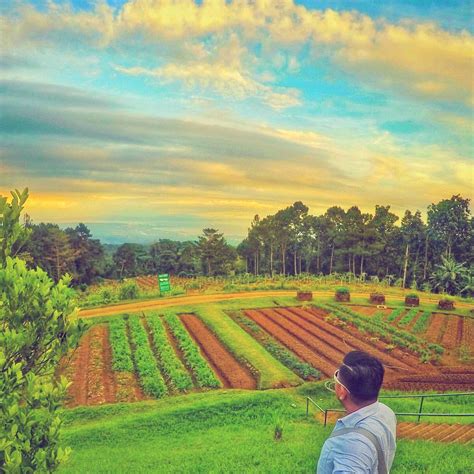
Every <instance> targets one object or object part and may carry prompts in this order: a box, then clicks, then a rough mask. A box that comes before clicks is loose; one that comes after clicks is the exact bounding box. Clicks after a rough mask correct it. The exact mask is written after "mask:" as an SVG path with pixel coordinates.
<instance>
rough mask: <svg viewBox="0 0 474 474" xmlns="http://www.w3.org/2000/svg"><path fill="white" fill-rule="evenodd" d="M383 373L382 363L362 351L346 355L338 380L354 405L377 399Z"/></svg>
mask: <svg viewBox="0 0 474 474" xmlns="http://www.w3.org/2000/svg"><path fill="white" fill-rule="evenodd" d="M384 373H385V369H384V367H383V365H382V363H381V362H380V361H379V360H378V359H377V358H375V357H373V356H371V355H370V354H367V353H366V352H362V351H352V352H349V353H348V354H346V356H345V357H344V360H343V364H342V365H341V367H340V368H339V378H340V380H341V382H342V383H343V384H344V385H345V386H346V387H347V389H348V390H349V392H350V395H351V398H352V399H353V400H354V401H355V402H356V403H357V402H367V401H370V400H376V399H377V397H378V395H379V392H380V387H381V386H382V382H383V376H384Z"/></svg>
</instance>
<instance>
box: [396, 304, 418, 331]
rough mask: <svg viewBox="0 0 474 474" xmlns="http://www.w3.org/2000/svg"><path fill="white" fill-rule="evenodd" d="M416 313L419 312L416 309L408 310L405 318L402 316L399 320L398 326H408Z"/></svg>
mask: <svg viewBox="0 0 474 474" xmlns="http://www.w3.org/2000/svg"><path fill="white" fill-rule="evenodd" d="M418 312H419V310H418V308H412V309H410V311H408V312H407V314H405V316H403V318H402V319H400V321H399V322H398V325H399V326H402V327H405V326H408V325H409V324H410V323H411V321H412V320H413V318H414V317H415V316H416V315H417V314H418Z"/></svg>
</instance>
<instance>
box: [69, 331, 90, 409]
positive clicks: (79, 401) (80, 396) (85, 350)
mask: <svg viewBox="0 0 474 474" xmlns="http://www.w3.org/2000/svg"><path fill="white" fill-rule="evenodd" d="M89 346H90V334H89V333H86V334H85V335H84V336H83V337H82V339H81V341H80V343H79V347H78V348H77V349H76V351H75V352H74V354H73V355H72V359H71V363H70V366H71V367H72V372H73V376H72V379H71V385H70V386H69V389H68V400H67V402H66V406H68V407H76V406H79V405H86V404H87V393H88V390H87V384H88V380H87V371H88V366H89Z"/></svg>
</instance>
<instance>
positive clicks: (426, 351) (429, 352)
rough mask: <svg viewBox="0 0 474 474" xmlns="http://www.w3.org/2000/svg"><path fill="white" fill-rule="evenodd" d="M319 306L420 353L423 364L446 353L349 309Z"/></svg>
mask: <svg viewBox="0 0 474 474" xmlns="http://www.w3.org/2000/svg"><path fill="white" fill-rule="evenodd" d="M318 306H319V307H320V308H322V309H325V310H326V311H330V312H333V313H334V314H336V316H337V317H338V318H339V319H341V320H343V321H346V322H350V323H353V324H355V325H356V326H357V327H358V328H360V329H363V330H365V331H367V332H369V333H371V334H375V335H377V336H379V337H381V338H383V339H384V340H385V341H386V342H389V343H393V344H396V345H397V346H399V347H402V348H407V349H410V350H412V351H413V352H416V353H418V354H419V355H420V359H421V360H422V361H423V362H427V361H428V360H431V359H436V358H437V357H438V356H439V355H441V354H443V352H444V349H443V348H442V347H441V346H439V345H438V344H428V346H427V347H425V343H424V341H421V340H420V339H418V338H417V337H416V336H414V335H413V334H411V333H409V332H407V331H403V330H400V329H397V328H395V327H393V326H390V325H389V324H387V323H385V322H383V321H375V320H372V319H367V318H364V317H363V316H361V315H359V314H358V313H356V312H354V311H352V310H350V309H349V308H346V307H342V306H339V305H336V304H334V303H329V304H327V305H323V304H319V305H318Z"/></svg>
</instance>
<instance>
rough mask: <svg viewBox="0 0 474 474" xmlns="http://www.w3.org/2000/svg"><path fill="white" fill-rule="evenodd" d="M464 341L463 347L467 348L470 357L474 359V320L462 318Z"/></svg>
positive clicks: (462, 341)
mask: <svg viewBox="0 0 474 474" xmlns="http://www.w3.org/2000/svg"><path fill="white" fill-rule="evenodd" d="M462 319H463V326H462V339H461V347H463V348H465V349H466V350H467V351H468V353H469V354H468V355H470V356H471V357H472V355H473V354H474V319H472V318H462Z"/></svg>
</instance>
